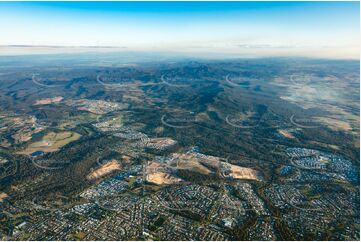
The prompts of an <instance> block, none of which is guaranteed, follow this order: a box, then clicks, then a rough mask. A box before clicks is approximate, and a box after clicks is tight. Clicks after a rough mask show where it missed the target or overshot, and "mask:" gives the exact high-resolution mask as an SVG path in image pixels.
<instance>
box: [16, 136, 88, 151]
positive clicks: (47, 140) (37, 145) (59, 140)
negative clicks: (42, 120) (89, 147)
mask: <svg viewBox="0 0 361 242" xmlns="http://www.w3.org/2000/svg"><path fill="white" fill-rule="evenodd" d="M80 137H81V135H80V134H78V133H75V132H71V131H63V132H49V133H47V134H46V135H44V136H43V138H42V140H41V141H37V142H33V143H31V144H30V145H28V146H27V147H26V148H25V149H24V150H22V151H20V152H17V153H18V154H26V155H29V154H32V153H34V152H36V151H43V152H54V151H57V150H59V149H60V148H61V147H63V146H65V145H66V144H68V143H70V142H72V141H75V140H78V139H79V138H80Z"/></svg>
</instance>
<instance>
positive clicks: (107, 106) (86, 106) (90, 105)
mask: <svg viewBox="0 0 361 242" xmlns="http://www.w3.org/2000/svg"><path fill="white" fill-rule="evenodd" d="M65 104H66V105H68V106H72V107H76V108H77V109H78V110H84V111H88V112H91V113H94V114H107V113H110V112H114V111H117V110H122V109H125V108H127V104H121V103H117V102H107V101H103V100H90V99H77V100H67V101H65Z"/></svg>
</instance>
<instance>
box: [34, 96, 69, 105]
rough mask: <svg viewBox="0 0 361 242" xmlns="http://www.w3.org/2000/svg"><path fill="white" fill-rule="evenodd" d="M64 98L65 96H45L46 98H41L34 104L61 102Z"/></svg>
mask: <svg viewBox="0 0 361 242" xmlns="http://www.w3.org/2000/svg"><path fill="white" fill-rule="evenodd" d="M62 100H63V97H60V96H58V97H53V98H44V99H40V100H37V101H36V102H35V103H34V105H46V104H51V103H59V102H61V101H62Z"/></svg>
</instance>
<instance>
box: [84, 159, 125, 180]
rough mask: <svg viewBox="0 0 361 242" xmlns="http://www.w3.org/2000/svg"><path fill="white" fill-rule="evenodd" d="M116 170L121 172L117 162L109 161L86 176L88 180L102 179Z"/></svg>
mask: <svg viewBox="0 0 361 242" xmlns="http://www.w3.org/2000/svg"><path fill="white" fill-rule="evenodd" d="M116 170H121V166H120V164H119V163H118V161H117V160H111V161H109V162H107V163H105V164H104V165H102V166H101V167H99V168H98V169H96V170H94V171H93V172H91V173H90V174H89V175H88V176H87V178H88V179H89V180H94V179H98V178H100V177H103V176H105V175H107V174H109V173H111V172H113V171H116Z"/></svg>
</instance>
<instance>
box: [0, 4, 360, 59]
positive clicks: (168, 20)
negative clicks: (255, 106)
mask: <svg viewBox="0 0 361 242" xmlns="http://www.w3.org/2000/svg"><path fill="white" fill-rule="evenodd" d="M0 30H1V32H2V38H1V39H0V55H3V56H4V55H26V54H48V53H50V54H55V53H79V52H89V51H91V52H112V51H134V52H164V53H168V52H172V53H178V54H181V55H182V54H187V55H192V56H202V57H205V56H209V57H214V56H221V57H247V58H249V57H311V58H331V59H359V50H360V49H359V42H360V37H359V36H360V31H359V2H1V3H0Z"/></svg>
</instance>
